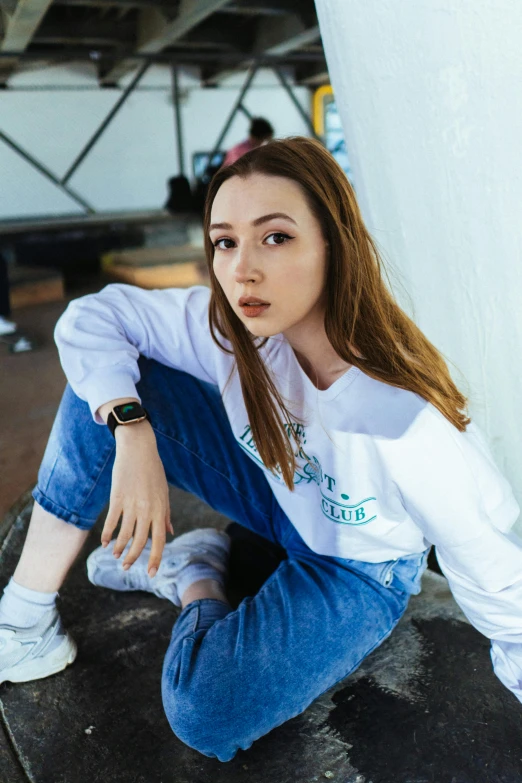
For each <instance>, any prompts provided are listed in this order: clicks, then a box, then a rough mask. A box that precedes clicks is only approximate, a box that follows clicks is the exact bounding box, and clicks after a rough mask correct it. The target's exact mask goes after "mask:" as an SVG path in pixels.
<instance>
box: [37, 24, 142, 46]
mask: <svg viewBox="0 0 522 783" xmlns="http://www.w3.org/2000/svg"><path fill="white" fill-rule="evenodd" d="M133 31H134V25H133V24H132V23H129V22H126V21H114V22H112V21H106V20H104V19H102V20H89V21H88V22H83V23H78V24H76V25H72V24H71V23H70V22H46V21H45V20H44V21H43V23H42V24H41V25H40V27H39V28H38V30H37V31H36V33H35V36H34V38H33V44H36V45H38V44H64V45H66V46H76V45H78V44H80V45H81V46H90V47H96V46H121V45H122V44H123V45H125V43H124V41H125V39H127V40H128V41H129V43H128V44H127V45H132V44H131V43H130V41H132V34H133Z"/></svg>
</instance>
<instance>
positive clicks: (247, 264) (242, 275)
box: [234, 250, 261, 283]
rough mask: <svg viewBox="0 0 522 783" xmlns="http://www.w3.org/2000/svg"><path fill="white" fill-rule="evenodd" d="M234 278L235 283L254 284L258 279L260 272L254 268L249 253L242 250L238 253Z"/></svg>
mask: <svg viewBox="0 0 522 783" xmlns="http://www.w3.org/2000/svg"><path fill="white" fill-rule="evenodd" d="M234 276H235V280H236V283H248V282H254V283H255V282H257V281H258V280H259V279H260V277H261V273H260V270H259V269H258V268H257V267H256V265H255V262H254V258H253V256H252V254H251V253H248V252H245V251H244V250H243V251H242V252H241V251H240V252H239V253H238V255H237V258H236V267H235V270H234Z"/></svg>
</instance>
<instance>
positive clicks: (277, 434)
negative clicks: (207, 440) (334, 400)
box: [204, 137, 470, 489]
mask: <svg viewBox="0 0 522 783" xmlns="http://www.w3.org/2000/svg"><path fill="white" fill-rule="evenodd" d="M254 173H259V174H265V175H271V176H278V177H287V178H288V179H291V180H293V181H294V182H296V183H297V184H299V185H300V186H301V188H302V190H303V192H304V195H305V197H306V198H307V201H308V204H309V206H310V208H311V210H312V211H313V213H314V214H315V216H316V218H317V219H318V221H319V223H320V225H321V228H322V231H323V236H324V239H325V240H326V242H327V243H328V246H329V258H328V262H327V273H326V291H325V293H326V313H325V322H324V323H325V330H326V334H327V336H328V339H329V341H330V343H331V344H332V346H333V348H334V349H335V351H336V353H337V354H338V355H339V356H340V357H341V359H343V360H344V361H345V362H348V363H350V364H352V365H355V366H356V367H358V368H359V369H360V370H362V372H364V373H365V374H366V375H369V376H370V377H371V378H375V379H376V380H378V381H382V382H383V383H387V384H389V385H390V386H397V387H399V388H401V389H407V390H409V391H412V392H415V393H416V394H418V395H420V396H421V397H423V398H424V399H425V400H427V401H428V402H430V403H432V404H433V405H434V406H435V407H436V408H438V410H439V411H440V412H441V413H442V414H443V415H444V416H445V417H446V418H447V419H448V420H449V421H450V422H451V423H452V424H453V425H455V427H456V428H457V429H458V430H460V431H463V430H465V429H466V425H467V424H469V421H470V420H469V418H468V417H467V416H466V415H465V413H464V412H463V411H464V410H465V407H466V398H465V397H464V396H463V395H462V394H461V393H460V392H459V390H458V389H457V387H456V386H455V384H454V383H453V381H452V379H451V376H450V374H449V371H448V368H447V366H446V363H445V361H444V359H443V357H442V355H441V354H440V353H439V351H437V349H436V348H435V347H434V346H433V345H432V344H431V343H430V341H429V340H428V339H427V338H426V337H425V336H424V335H423V333H422V332H421V330H420V329H419V328H418V327H417V326H416V325H415V324H414V323H413V321H412V320H411V319H410V318H409V317H408V316H407V315H406V314H405V313H404V312H403V311H402V310H401V308H400V307H399V305H398V304H397V303H396V302H395V300H394V298H393V296H392V294H391V293H390V291H389V290H388V288H387V287H386V285H385V282H384V279H383V264H382V260H381V258H380V255H379V252H378V250H377V247H376V245H375V243H374V241H373V240H372V238H371V236H370V234H369V233H368V231H367V229H366V226H365V225H364V222H363V219H362V216H361V213H360V210H359V206H358V204H357V201H356V198H355V193H354V191H353V188H352V187H351V185H350V183H349V181H348V179H347V178H346V175H345V174H344V172H343V170H342V169H341V168H340V166H339V165H338V164H337V162H336V161H335V159H334V158H333V157H332V155H330V153H329V152H328V151H327V150H326V149H325V148H324V147H323V146H322V145H321V144H320V143H319V142H317V141H314V140H313V139H308V138H305V137H295V138H289V139H284V140H277V141H272V142H269V143H268V144H266V145H264V146H262V147H258V148H257V149H255V150H252V151H251V152H248V153H247V154H246V155H243V156H242V157H241V158H239V160H237V161H236V162H235V163H234V164H233V165H231V166H227V167H225V168H222V169H220V170H219V171H218V172H217V173H216V175H215V176H214V178H213V179H212V181H211V183H210V186H209V190H208V193H207V199H206V205H205V218H204V231H205V251H206V256H207V262H208V267H209V273H210V282H211V289H212V292H211V299H210V311H209V322H210V330H211V334H212V337H213V339H214V341H215V342H216V343H217V345H219V347H220V348H222V349H223V350H225V351H228V352H229V353H232V354H233V355H234V356H235V359H236V365H237V370H238V373H239V378H240V382H241V389H242V392H243V398H244V401H245V406H246V410H247V414H248V419H249V424H250V427H251V434H252V437H253V439H254V442H255V445H256V448H257V450H258V452H259V456H260V457H261V459H262V460H263V463H264V464H265V466H266V467H267V468H269V469H270V470H272V471H273V472H274V471H277V472H280V473H281V475H282V477H283V479H284V481H285V483H286V485H287V486H288V487H289V489H293V486H294V481H293V476H294V470H295V467H296V462H295V456H296V455H295V454H294V447H293V446H292V443H291V438H293V439H294V440H295V443H296V445H297V448H299V442H298V440H297V437H296V435H295V433H294V428H293V426H292V418H291V416H290V413H289V412H288V410H287V408H286V406H285V404H284V402H283V400H282V398H281V396H280V394H279V392H278V391H277V389H276V386H275V384H274V382H273V380H272V378H271V376H270V373H269V371H268V369H267V367H266V366H265V364H264V362H263V360H262V359H261V357H260V355H259V348H260V347H261V346H262V345H264V344H265V343H266V338H265V339H260V338H256V337H254V336H253V335H252V334H251V333H250V332H249V331H248V330H247V328H246V327H245V326H244V325H243V323H242V322H241V320H240V319H239V318H238V316H237V315H236V314H235V313H234V310H233V309H232V307H231V306H230V304H229V302H228V300H227V298H226V296H225V294H224V292H223V289H222V288H221V286H220V285H219V283H218V281H217V279H216V276H215V275H214V271H213V257H214V247H213V245H212V242H211V241H210V238H209V232H208V228H209V225H210V213H211V209H212V204H213V202H214V199H215V197H216V194H217V192H218V190H219V188H220V187H221V185H222V184H223V183H224V182H226V180H228V179H230V178H231V177H234V176H238V177H243V178H244V177H248V176H249V175H251V174H254ZM218 335H221V337H222V338H225V339H226V340H228V341H229V342H230V344H231V346H232V350H229V349H227V348H226V347H225V346H224V345H223V344H222V343H221V342H220V339H219V337H218ZM260 389H265V390H266V393H265V394H260Z"/></svg>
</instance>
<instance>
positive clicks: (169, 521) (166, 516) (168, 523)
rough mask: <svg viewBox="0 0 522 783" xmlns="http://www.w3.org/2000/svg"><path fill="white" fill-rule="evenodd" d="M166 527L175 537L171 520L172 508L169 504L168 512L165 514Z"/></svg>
mask: <svg viewBox="0 0 522 783" xmlns="http://www.w3.org/2000/svg"><path fill="white" fill-rule="evenodd" d="M165 527H166V529H167V530H168V531H169V533H172V535H174V528H173V527H172V522H171V519H170V507H169V505H168V503H167V511H166V513H165Z"/></svg>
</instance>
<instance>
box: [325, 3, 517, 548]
mask: <svg viewBox="0 0 522 783" xmlns="http://www.w3.org/2000/svg"><path fill="white" fill-rule="evenodd" d="M317 11H318V16H319V21H320V26H321V32H322V38H323V43H324V46H325V50H326V55H327V60H328V66H329V71H330V75H331V79H332V84H333V87H334V91H335V95H336V99H337V102H338V105H339V109H340V113H341V117H342V120H343V126H344V131H345V136H346V141H347V145H348V149H350V152H351V156H352V162H353V168H354V179H355V183H356V189H357V193H358V197H359V201H360V204H361V207H362V210H363V214H364V216H365V220H366V222H367V225H368V227H369V229H370V231H371V232H372V234H373V236H374V237H375V238H376V239H377V241H378V243H379V244H380V247H381V248H382V249H383V251H384V254H385V257H386V258H387V259H388V261H389V262H390V264H391V266H392V267H393V268H394V269H395V270H397V271H398V273H399V278H400V279H401V281H402V283H403V284H404V286H405V288H406V290H407V291H408V292H409V294H410V295H411V300H412V301H413V305H414V313H415V319H416V321H417V323H418V324H419V326H420V327H421V328H422V329H423V330H424V332H425V333H426V334H427V336H428V337H429V338H430V339H431V340H432V341H433V342H434V343H435V345H436V346H437V347H438V348H439V349H441V350H442V352H443V353H444V354H445V355H446V357H448V358H449V359H450V360H451V361H452V362H454V363H455V365H456V366H457V367H458V368H459V370H460V371H461V373H462V374H463V375H464V377H465V379H466V380H465V382H464V383H462V381H461V376H460V374H459V373H458V372H455V373H454V377H455V379H456V380H457V382H459V383H460V386H461V387H462V388H463V390H464V391H465V392H466V393H468V394H469V396H470V400H471V405H470V410H471V414H472V416H473V417H474V418H475V419H476V421H477V423H478V424H479V425H480V426H481V427H482V428H483V429H484V431H485V433H486V435H487V438H488V440H489V442H490V444H491V446H492V448H493V451H494V454H495V457H496V460H497V462H498V463H499V465H500V467H501V468H502V470H503V471H504V473H505V474H506V476H507V477H508V478H509V480H510V481H511V483H512V485H513V487H514V489H515V492H516V495H517V499H518V501H519V502H522V448H521V444H520V440H521V437H520V433H521V421H522V419H521V411H522V362H521V361H520V355H521V348H522V306H521V305H522V259H521V249H522V208H521V204H522V167H521V162H522V161H521V152H520V150H521V139H522V101H521V100H520V84H521V83H522V46H521V39H520V30H522V4H521V3H520V2H518V0H499V2H496V3H491V2H490V1H489V0H416V2H405V3H404V2H403V3H397V2H391V0H366V2H364V3H361V2H359V0H317ZM406 309H408V310H410V308H409V307H408V306H407V308H406ZM410 311H411V310H410ZM441 492H444V487H441ZM518 529H519V531H520V532H521V533H522V524H520V523H519V528H518Z"/></svg>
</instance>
